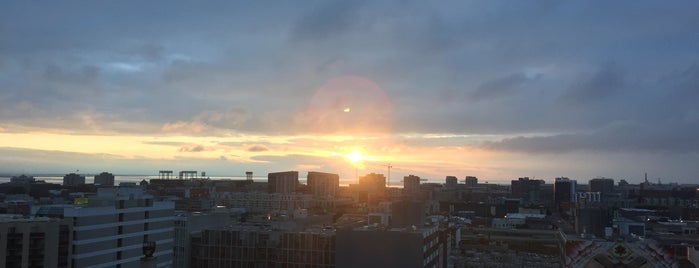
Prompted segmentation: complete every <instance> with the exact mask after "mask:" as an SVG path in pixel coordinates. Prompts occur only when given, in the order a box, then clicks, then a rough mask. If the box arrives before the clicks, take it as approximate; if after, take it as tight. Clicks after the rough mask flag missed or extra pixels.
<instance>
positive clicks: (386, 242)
mask: <svg viewBox="0 0 699 268" xmlns="http://www.w3.org/2000/svg"><path fill="white" fill-rule="evenodd" d="M439 237H440V233H439V226H438V225H434V226H425V227H417V226H411V227H408V228H392V229H382V228H374V227H359V228H354V229H346V230H338V231H337V238H336V245H337V247H336V267H338V268H343V267H402V268H423V267H435V268H436V267H445V266H446V264H444V263H442V260H443V256H442V255H441V254H443V252H444V247H445V245H443V244H442V243H440V239H439Z"/></svg>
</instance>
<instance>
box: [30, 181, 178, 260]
mask: <svg viewBox="0 0 699 268" xmlns="http://www.w3.org/2000/svg"><path fill="white" fill-rule="evenodd" d="M32 209H33V210H34V212H35V214H36V215H37V216H46V217H58V218H69V219H72V220H73V240H72V242H71V250H72V259H71V262H72V265H73V266H74V267H139V266H140V258H141V257H142V256H143V252H142V247H143V245H144V243H145V242H155V245H156V251H155V253H154V255H153V256H154V257H155V258H156V263H157V265H156V266H157V267H170V266H172V256H173V252H172V245H173V233H174V227H173V219H174V218H173V209H174V204H173V203H172V202H154V201H153V196H151V195H148V194H145V193H144V192H143V189H142V188H138V187H134V188H121V187H120V188H98V192H97V195H96V196H88V201H87V204H83V205H43V206H37V207H33V208H32Z"/></svg>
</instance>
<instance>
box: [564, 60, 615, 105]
mask: <svg viewBox="0 0 699 268" xmlns="http://www.w3.org/2000/svg"><path fill="white" fill-rule="evenodd" d="M624 86H625V85H624V76H623V75H622V74H621V71H620V70H619V69H618V68H616V67H613V66H604V67H602V68H600V69H599V70H598V71H597V72H596V73H595V74H592V75H587V76H586V77H583V78H579V80H578V81H576V82H575V83H574V84H573V85H572V86H571V87H570V88H568V90H566V91H565V92H563V94H562V95H561V96H560V101H562V102H563V103H565V104H573V105H575V104H587V103H591V102H596V101H600V100H603V99H605V98H607V97H610V96H612V95H614V94H615V93H617V92H619V91H621V90H623V87H624Z"/></svg>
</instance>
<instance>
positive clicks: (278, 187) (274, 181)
mask: <svg viewBox="0 0 699 268" xmlns="http://www.w3.org/2000/svg"><path fill="white" fill-rule="evenodd" d="M267 183H268V184H267V190H268V192H270V193H279V194H289V193H294V192H296V187H298V185H299V172H298V171H284V172H274V173H269V174H267Z"/></svg>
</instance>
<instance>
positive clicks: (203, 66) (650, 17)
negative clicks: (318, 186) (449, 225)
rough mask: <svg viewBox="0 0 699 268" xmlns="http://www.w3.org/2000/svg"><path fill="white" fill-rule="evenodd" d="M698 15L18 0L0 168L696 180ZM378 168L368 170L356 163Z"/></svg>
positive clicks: (5, 75)
mask: <svg viewBox="0 0 699 268" xmlns="http://www.w3.org/2000/svg"><path fill="white" fill-rule="evenodd" d="M697 14H699V2H697V1H473V2H472V1H437V2H432V1H342V2H340V1H337V2H336V1H207V2H204V3H201V2H198V1H46V2H33V1H2V2H1V3H0V173H4V174H19V173H30V174H31V173H34V174H36V173H57V174H62V173H67V172H71V171H75V170H80V171H81V172H84V173H98V172H101V171H110V172H112V173H115V174H152V175H157V172H158V170H162V169H168V170H174V171H179V170H198V171H206V172H207V173H208V174H211V175H217V176H242V175H244V173H245V171H248V170H249V171H253V172H255V174H256V175H260V176H264V175H266V174H267V173H268V172H276V171H284V170H297V171H299V172H300V173H301V174H302V176H305V174H306V173H307V172H308V171H322V172H333V173H339V174H340V176H341V178H343V179H352V178H354V176H355V172H357V173H359V174H360V175H362V174H365V173H370V172H377V173H386V172H387V165H388V164H389V163H390V164H391V165H392V166H393V169H391V179H392V181H393V182H394V183H395V184H398V182H399V181H400V178H402V177H403V176H406V175H408V174H414V175H417V176H420V177H422V178H426V179H429V180H430V181H433V182H443V181H444V177H445V176H449V175H452V176H457V177H459V178H460V179H463V178H464V177H465V176H477V177H478V178H479V179H480V180H481V181H493V182H495V181H503V180H511V179H516V178H518V177H524V176H528V177H536V178H537V179H539V178H541V179H545V180H547V182H551V180H552V179H553V178H554V177H560V176H566V177H570V178H573V179H578V180H579V181H581V182H587V180H589V179H591V178H594V177H598V176H603V177H611V178H615V179H616V180H619V179H626V180H627V181H629V182H635V183H637V182H641V180H642V178H643V174H644V173H645V172H647V173H648V176H649V178H651V179H653V181H655V180H656V178H661V179H662V180H663V181H664V182H673V181H675V182H680V183H698V182H699V15H697ZM350 154H352V155H353V156H355V157H358V156H362V157H361V158H362V159H360V161H357V162H353V161H350V159H348V157H346V156H347V155H350Z"/></svg>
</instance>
